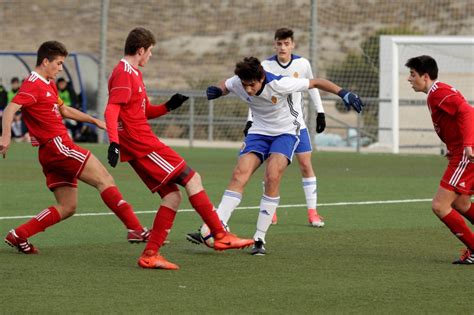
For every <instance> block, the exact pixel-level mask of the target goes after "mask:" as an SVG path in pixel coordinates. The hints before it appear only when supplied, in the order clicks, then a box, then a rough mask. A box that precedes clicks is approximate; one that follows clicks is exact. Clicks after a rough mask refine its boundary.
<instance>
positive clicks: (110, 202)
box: [100, 186, 122, 208]
mask: <svg viewBox="0 0 474 315" xmlns="http://www.w3.org/2000/svg"><path fill="white" fill-rule="evenodd" d="M100 196H101V197H102V200H103V201H104V202H105V204H106V205H107V207H109V208H115V207H117V206H118V203H119V202H120V200H122V194H121V193H120V191H119V190H118V188H117V186H110V187H109V188H107V189H105V190H104V191H103V192H101V193H100Z"/></svg>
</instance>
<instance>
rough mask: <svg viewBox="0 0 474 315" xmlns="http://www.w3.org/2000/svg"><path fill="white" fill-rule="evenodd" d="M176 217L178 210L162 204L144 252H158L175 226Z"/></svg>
mask: <svg viewBox="0 0 474 315" xmlns="http://www.w3.org/2000/svg"><path fill="white" fill-rule="evenodd" d="M175 217H176V211H174V210H173V209H171V208H168V207H165V206H160V208H159V209H158V213H157V214H156V216H155V221H153V229H152V230H151V235H150V238H149V239H148V243H147V244H146V247H145V250H144V251H143V252H146V251H147V250H153V251H154V252H158V250H159V249H160V247H161V245H163V242H164V241H165V240H166V237H167V236H168V233H169V232H170V230H171V227H172V226H173V222H174V218H175Z"/></svg>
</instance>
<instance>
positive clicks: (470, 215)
mask: <svg viewBox="0 0 474 315" xmlns="http://www.w3.org/2000/svg"><path fill="white" fill-rule="evenodd" d="M461 214H462V215H463V216H464V217H465V218H466V219H468V220H469V222H471V224H474V203H472V202H471V207H470V208H469V210H467V212H465V213H461Z"/></svg>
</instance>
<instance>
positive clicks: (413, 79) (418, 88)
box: [408, 69, 431, 92]
mask: <svg viewBox="0 0 474 315" xmlns="http://www.w3.org/2000/svg"><path fill="white" fill-rule="evenodd" d="M430 81H431V80H430V77H429V75H428V74H427V73H425V74H423V75H420V74H419V73H418V72H416V70H415V69H410V74H409V75H408V82H410V84H411V87H412V89H413V90H414V91H415V92H427V91H428V88H429V86H428V85H429V82H430Z"/></svg>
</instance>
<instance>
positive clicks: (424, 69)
mask: <svg viewBox="0 0 474 315" xmlns="http://www.w3.org/2000/svg"><path fill="white" fill-rule="evenodd" d="M405 66H407V67H408V68H409V69H410V75H409V76H408V82H410V84H411V86H412V88H413V90H414V91H415V92H423V93H426V94H427V95H428V98H427V103H428V109H429V111H430V114H431V119H432V120H433V125H434V129H435V131H436V133H437V134H438V136H439V137H440V139H441V141H443V142H444V143H445V144H446V147H447V149H448V153H447V155H446V156H447V158H448V161H449V162H448V167H447V168H446V170H445V172H444V175H443V177H442V179H441V181H440V184H439V187H438V191H437V192H436V194H435V196H434V198H433V202H432V210H433V212H434V213H435V214H436V216H438V218H439V219H440V220H441V221H442V222H443V223H444V224H446V226H447V227H448V228H449V229H450V230H451V232H452V233H453V234H454V235H455V236H456V237H457V238H458V239H459V240H460V241H461V242H463V243H464V244H465V245H466V246H467V249H466V250H465V251H464V252H463V254H462V256H461V258H460V259H458V260H456V261H454V262H453V263H454V264H468V265H472V264H474V233H473V232H472V230H471V229H470V228H469V227H468V226H467V224H466V222H465V221H464V219H463V216H464V217H465V218H466V219H468V220H469V221H470V222H471V224H474V206H473V203H472V202H471V196H472V194H473V193H474V153H473V147H474V108H472V106H471V105H469V103H468V102H467V101H466V99H465V98H464V96H463V95H462V94H461V92H459V91H458V90H456V89H455V88H454V87H452V86H450V85H448V84H446V83H443V82H440V81H438V80H437V78H438V66H437V64H436V61H435V60H434V59H433V58H432V57H430V56H426V55H425V56H418V57H413V58H411V59H409V60H408V61H407V62H406V64H405Z"/></svg>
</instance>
